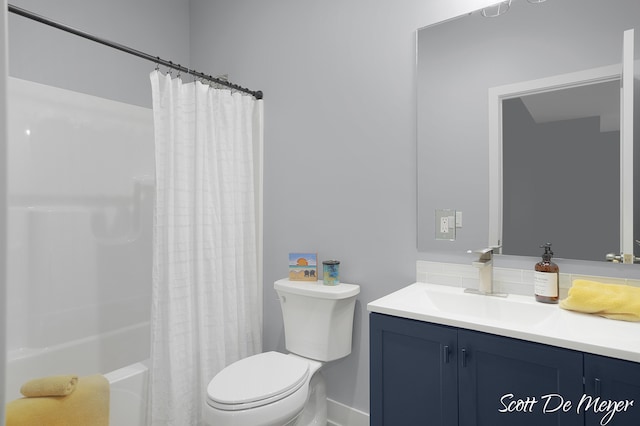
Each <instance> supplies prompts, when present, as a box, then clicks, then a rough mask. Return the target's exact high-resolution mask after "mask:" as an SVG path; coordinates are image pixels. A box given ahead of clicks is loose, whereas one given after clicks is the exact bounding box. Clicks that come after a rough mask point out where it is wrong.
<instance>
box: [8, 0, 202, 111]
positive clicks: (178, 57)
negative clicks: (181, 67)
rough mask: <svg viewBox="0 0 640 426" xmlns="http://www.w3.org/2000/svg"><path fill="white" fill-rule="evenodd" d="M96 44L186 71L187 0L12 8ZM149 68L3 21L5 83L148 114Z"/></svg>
mask: <svg viewBox="0 0 640 426" xmlns="http://www.w3.org/2000/svg"><path fill="white" fill-rule="evenodd" d="M11 4H13V5H15V6H17V7H21V8H24V9H27V10H30V11H31V12H34V13H37V14H39V15H43V16H45V17H47V18H49V19H52V20H54V21H59V22H61V23H63V24H66V25H69V26H71V27H74V28H77V29H79V30H83V31H86V32H89V33H92V34H94V35H96V36H99V37H103V38H106V39H109V40H111V41H114V42H117V43H121V44H124V45H127V46H129V47H132V48H135V49H137V50H140V51H143V52H146V53H149V54H151V55H153V56H160V57H162V58H165V59H169V60H172V61H174V62H177V63H182V64H186V63H189V1H188V0H134V1H132V0H109V1H99V0H89V1H87V0H56V1H50V0H11ZM154 67H155V65H154V64H153V63H152V62H149V61H145V60H143V59H139V58H137V57H134V56H131V55H128V54H125V53H122V52H119V51H117V50H114V49H111V48H109V47H106V46H102V45H99V44H96V43H94V42H92V41H89V40H85V39H82V38H79V37H77V36H74V35H71V34H67V33H64V32H62V31H60V30H57V29H54V28H50V27H47V26H44V25H42V24H40V23H37V22H34V21H31V20H28V19H25V18H23V17H21V16H18V15H15V14H9V75H10V76H12V77H17V78H21V79H25V80H31V81H35V82H38V83H43V84H48V85H51V86H56V87H61V88H63V89H69V90H74V91H77V92H82V93H87V94H90V95H96V96H101V97H104V98H108V99H113V100H117V101H122V102H127V103H131V104H134V105H141V106H146V107H151V87H150V83H149V73H150V72H151V71H152V70H153V69H154Z"/></svg>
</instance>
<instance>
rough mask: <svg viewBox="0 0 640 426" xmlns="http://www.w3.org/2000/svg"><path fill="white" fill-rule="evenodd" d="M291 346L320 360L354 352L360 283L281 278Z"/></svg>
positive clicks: (279, 284) (279, 289) (278, 287)
mask: <svg viewBox="0 0 640 426" xmlns="http://www.w3.org/2000/svg"><path fill="white" fill-rule="evenodd" d="M274 288H275V289H276V292H277V293H278V297H279V299H280V307H281V308H282V317H283V320H284V336H285V343H286V346H287V350H288V351H289V352H292V353H294V354H297V355H300V356H303V357H305V358H311V359H315V360H318V361H332V360H334V359H339V358H343V357H345V356H347V355H349V354H350V353H351V337H352V334H353V313H354V308H355V304H356V296H357V295H358V293H360V286H358V285H355V284H346V283H340V284H338V285H335V286H328V285H323V284H322V281H289V280H288V279H282V280H278V281H276V282H275V284H274Z"/></svg>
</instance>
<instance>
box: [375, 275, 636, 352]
mask: <svg viewBox="0 0 640 426" xmlns="http://www.w3.org/2000/svg"><path fill="white" fill-rule="evenodd" d="M367 309H368V310H369V311H370V312H377V313H381V314H388V315H393V316H396V317H402V318H410V319H415V320H419V321H425V322H430V323H436V324H443V325H450V326H454V327H460V328H466V329H470V330H476V331H482V332H486V333H491V334H497V335H500V336H506V337H512V338H516V339H522V340H529V341H532V342H538V343H544V344H547V345H553V346H559V347H563V348H567V349H574V350H578V351H582V352H588V353H593V354H598V355H604V356H608V357H613V358H619V359H624V360H628V361H635V362H640V322H627V321H617V320H611V319H607V318H603V317H599V316H596V315H590V314H581V313H577V312H571V311H567V310H565V309H562V308H560V307H559V306H558V305H550V304H545V303H539V302H536V301H535V298H534V297H533V296H520V295H514V294H510V295H508V296H507V297H506V298H499V297H494V296H482V295H476V294H468V293H464V289H462V288H459V287H448V286H442V285H436V284H426V283H414V284H411V285H409V286H407V287H405V288H403V289H400V290H398V291H396V292H394V293H391V294H389V295H387V296H384V297H382V298H380V299H378V300H374V301H373V302H371V303H369V304H368V305H367Z"/></svg>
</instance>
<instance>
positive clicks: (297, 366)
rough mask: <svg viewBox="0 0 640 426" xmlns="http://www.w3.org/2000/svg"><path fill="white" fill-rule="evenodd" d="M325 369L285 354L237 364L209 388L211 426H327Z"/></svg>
mask: <svg viewBox="0 0 640 426" xmlns="http://www.w3.org/2000/svg"><path fill="white" fill-rule="evenodd" d="M322 365H323V364H322V363H321V362H318V361H313V360H308V359H304V358H301V357H298V356H296V355H293V354H288V355H285V354H282V353H279V352H265V353H261V354H258V355H254V356H251V357H248V358H244V359H242V360H240V361H237V362H235V363H233V364H231V365H229V366H228V367H226V368H225V369H224V370H222V371H221V372H220V373H219V374H218V375H216V376H215V377H214V378H213V380H211V382H210V383H209V386H208V387H207V407H206V408H205V421H206V423H207V424H210V425H220V426H283V425H291V426H293V425H302V424H304V425H323V426H324V425H326V423H327V418H326V417H327V415H326V392H325V388H324V379H323V378H322V373H321V371H320V369H321V367H322ZM318 399H320V401H318ZM323 401H325V405H324V409H323V403H322V402H323ZM305 410H306V411H305ZM303 418H304V419H305V421H304V423H300V422H299V421H302V419H303Z"/></svg>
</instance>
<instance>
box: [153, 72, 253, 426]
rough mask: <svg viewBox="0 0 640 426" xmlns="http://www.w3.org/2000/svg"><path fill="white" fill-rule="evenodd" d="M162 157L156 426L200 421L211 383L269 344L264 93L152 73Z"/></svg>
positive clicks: (155, 305)
mask: <svg viewBox="0 0 640 426" xmlns="http://www.w3.org/2000/svg"><path fill="white" fill-rule="evenodd" d="M151 86H152V91H153V115H154V127H155V156H156V186H157V187H156V202H155V203H156V204H155V213H154V249H153V251H154V252H153V259H154V260H153V301H152V313H151V330H152V338H151V365H150V371H151V375H150V376H151V378H150V386H149V394H150V396H149V401H150V404H149V409H150V412H149V419H150V423H151V424H152V425H153V426H195V425H199V424H201V421H202V409H203V406H204V404H205V403H206V387H207V384H208V382H209V381H210V380H211V378H212V377H213V376H214V375H215V374H216V373H217V372H218V371H220V370H221V369H222V368H223V367H225V366H226V365H228V364H229V363H231V362H233V361H236V360H238V359H241V358H244V357H247V356H249V355H253V354H255V353H258V352H260V351H261V349H262V335H261V333H262V289H261V279H260V277H259V275H258V269H259V258H258V256H259V251H258V245H259V241H258V238H259V237H260V236H259V232H258V231H257V228H258V226H259V215H258V214H257V213H256V207H257V205H258V202H259V201H258V195H259V193H258V184H257V183H256V178H257V174H256V170H257V168H256V167H257V165H258V164H257V162H258V158H257V157H258V155H256V150H257V149H261V143H262V101H258V100H256V99H254V98H253V97H251V96H247V95H241V94H239V93H231V92H230V91H229V90H220V89H214V88H211V87H209V86H208V85H205V84H202V83H200V82H193V83H182V81H181V80H180V79H179V78H174V79H172V78H171V77H170V76H169V75H162V74H161V73H160V72H158V71H154V72H152V73H151Z"/></svg>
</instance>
